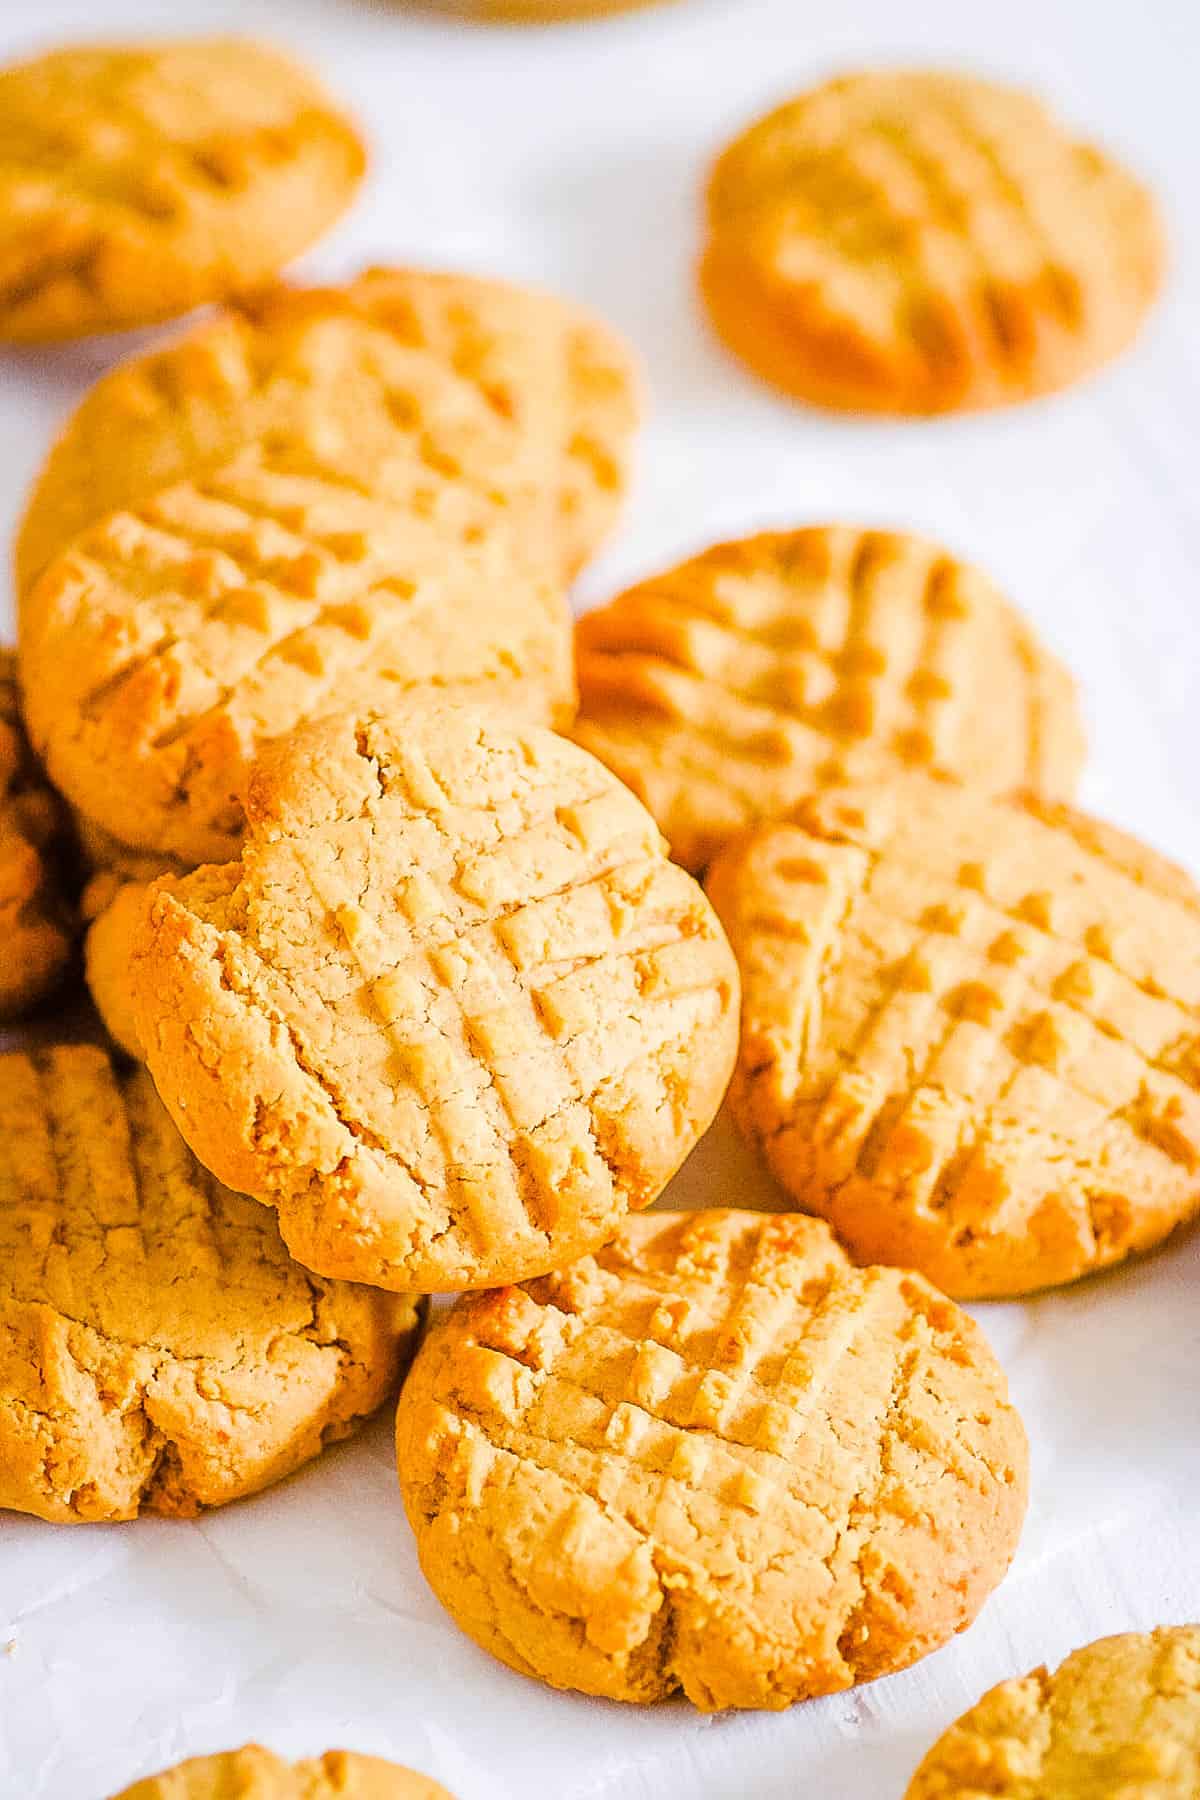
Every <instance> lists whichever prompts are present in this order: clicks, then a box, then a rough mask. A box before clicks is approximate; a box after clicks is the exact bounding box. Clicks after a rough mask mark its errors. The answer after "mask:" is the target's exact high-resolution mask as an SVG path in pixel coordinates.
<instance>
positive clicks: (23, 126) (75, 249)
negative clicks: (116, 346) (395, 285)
mask: <svg viewBox="0 0 1200 1800" xmlns="http://www.w3.org/2000/svg"><path fill="white" fill-rule="evenodd" d="M364 166H365V159H364V154H363V148H362V145H361V143H360V141H359V139H358V137H357V135H356V133H355V131H354V130H353V128H352V126H351V125H350V124H349V122H348V121H347V120H346V119H345V118H344V117H343V116H342V115H341V114H340V113H339V112H337V111H336V110H335V108H334V106H333V103H332V102H331V100H330V98H329V96H328V95H327V94H326V93H325V91H324V89H323V88H322V87H321V86H320V84H319V83H318V82H317V80H316V79H315V77H313V76H312V75H311V74H309V73H308V71H307V70H305V69H303V68H301V67H300V66H299V65H297V64H296V63H294V62H292V61H291V60H290V59H289V58H288V57H286V56H284V55H282V54H281V53H280V52H279V51H278V50H275V49H272V48H270V47H269V46H268V45H265V44H258V43H253V42H251V41H249V40H247V39H239V38H209V39H194V40H187V39H176V40H167V39H164V40H163V41H162V42H161V43H156V44H152V43H146V44H118V45H111V46H106V45H87V46H80V47H78V48H70V49H64V50H56V51H52V52H51V53H50V54H49V55H46V56H39V57H37V58H36V59H34V60H33V61H31V62H24V63H19V64H15V65H12V66H10V67H9V68H6V69H2V70H0V341H5V342H8V343H26V344H29V343H40V342H44V341H48V340H51V339H55V338H70V337H76V336H79V335H81V334H83V333H86V332H94V331H112V330H117V329H121V328H123V327H128V326H133V325H144V324H149V323H151V322H152V321H154V320H157V319H166V318H171V317H172V316H174V315H176V314H178V313H184V312H187V311H188V310H189V309H190V308H191V307H193V306H198V305H200V304H202V303H203V302H205V301H209V300H216V299H220V298H221V297H222V296H223V295H226V294H229V293H231V292H234V291H236V290H237V289H238V288H240V287H244V286H245V285H246V284H247V283H248V282H255V281H262V280H264V279H266V278H267V277H268V276H270V275H273V274H274V273H275V272H276V271H277V270H279V269H280V268H282V266H283V265H284V263H286V262H290V261H291V259H292V258H293V257H294V256H296V255H298V254H299V252H300V251H301V250H304V249H306V248H307V246H308V245H309V244H310V243H312V242H313V240H314V239H315V238H317V237H319V236H320V235H321V233H322V232H323V231H325V230H326V229H327V227H328V226H330V225H331V224H332V223H333V221H334V220H335V219H336V218H337V217H338V215H339V214H340V213H341V212H343V211H344V210H345V208H346V206H347V205H348V204H349V202H350V199H351V197H352V195H353V193H354V190H355V188H356V187H357V186H358V183H359V180H360V179H361V176H362V174H363V169H364Z"/></svg>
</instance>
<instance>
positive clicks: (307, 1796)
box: [113, 1744, 453, 1800]
mask: <svg viewBox="0 0 1200 1800" xmlns="http://www.w3.org/2000/svg"><path fill="white" fill-rule="evenodd" d="M113 1800H453V1796H452V1795H450V1794H449V1793H447V1791H446V1789H445V1788H444V1787H440V1786H439V1785H438V1783H437V1782H436V1781H431V1780H430V1779H429V1777H428V1776H427V1775H417V1774H414V1772H413V1771H412V1770H411V1769H402V1768H401V1767H400V1765H399V1764H398V1763H392V1762H384V1761H383V1760H382V1758H380V1757H378V1756H359V1755H357V1754H356V1753H355V1752H354V1751H353V1750H327V1751H326V1753H325V1755H324V1756H316V1757H312V1758H311V1759H307V1760H305V1761H303V1762H295V1763H287V1762H284V1761H283V1760H282V1758H280V1757H278V1756H275V1755H274V1754H273V1753H272V1752H271V1751H270V1750H264V1749H263V1748H262V1746H261V1745H259V1744H246V1745H244V1746H243V1747H242V1749H240V1750H227V1751H225V1752H224V1753H223V1754H221V1755H217V1756H196V1757H192V1758H191V1759H190V1760H189V1761H187V1762H183V1763H179V1764H178V1765H177V1766H176V1767H175V1768H173V1769H164V1770H163V1772H162V1774H161V1775H148V1776H147V1777H146V1779H145V1780H144V1781H135V1782H134V1784H133V1786H132V1787H130V1788H124V1789H122V1791H121V1792H120V1793H119V1794H114V1796H113Z"/></svg>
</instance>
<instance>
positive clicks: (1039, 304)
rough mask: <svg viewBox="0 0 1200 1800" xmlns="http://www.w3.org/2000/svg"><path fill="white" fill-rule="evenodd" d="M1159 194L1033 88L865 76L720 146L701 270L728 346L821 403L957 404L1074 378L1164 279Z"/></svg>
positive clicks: (822, 91)
mask: <svg viewBox="0 0 1200 1800" xmlns="http://www.w3.org/2000/svg"><path fill="white" fill-rule="evenodd" d="M1165 261H1166V252H1165V246H1164V236H1163V230H1162V225H1161V222H1160V219H1159V215H1158V211H1157V208H1156V206H1155V203H1154V200H1153V198H1152V196H1151V195H1150V194H1149V193H1148V192H1147V191H1146V189H1145V188H1144V187H1142V186H1141V184H1140V183H1139V182H1138V181H1136V180H1135V179H1134V177H1133V176H1132V175H1130V174H1129V173H1128V172H1127V171H1126V170H1125V169H1123V168H1121V167H1120V165H1119V164H1117V163H1115V162H1114V161H1112V159H1111V158H1110V157H1108V156H1106V155H1105V154H1104V153H1103V152H1102V151H1101V150H1098V149H1096V148H1095V146H1094V145H1091V144H1088V143H1083V142H1080V141H1079V140H1077V139H1075V138H1073V137H1072V136H1071V135H1070V134H1069V133H1068V132H1067V131H1066V130H1065V129H1064V128H1063V126H1061V125H1060V124H1059V123H1058V121H1057V120H1056V119H1055V118H1053V117H1052V115H1051V114H1050V113H1049V112H1047V111H1046V109H1045V108H1044V107H1043V106H1042V105H1041V104H1040V103H1039V102H1038V101H1037V100H1035V99H1033V98H1031V97H1030V96H1028V95H1026V94H1023V93H1020V92H1019V91H1017V90H1016V89H1013V88H1007V87H1001V86H997V85H995V84H994V83H991V82H985V81H978V80H972V79H968V78H966V77H962V76H956V75H949V74H940V73H929V72H919V71H902V70H900V71H881V72H876V73H865V74H853V75H847V76H843V77H841V78H840V79H837V80H834V81H829V82H826V83H825V84H823V85H822V86H820V87H818V88H815V89H813V90H811V91H810V92H808V93H806V94H802V95H800V97H799V98H797V99H795V100H792V101H789V102H788V103H787V104H786V105H783V106H781V107H778V108H777V109H776V110H775V111H774V112H772V113H769V114H768V115H767V116H766V117H765V118H762V119H760V120H758V121H757V122H756V123H755V124H753V125H752V126H750V128H749V129H748V130H747V131H746V132H744V133H743V135H742V136H740V137H739V138H738V139H737V140H736V141H735V142H734V143H732V144H731V145H730V146H729V147H728V149H726V150H725V151H724V153H723V154H722V155H721V157H720V158H719V159H718V161H717V163H716V165H715V167H714V169H713V172H712V175H711V178H710V181H709V187H708V243H707V248H706V251H705V254H704V258H703V262H702V265H701V287H702V291H703V294H704V298H705V300H706V302H707V305H708V309H709V313H710V315H711V317H712V320H713V323H714V325H715V327H716V329H717V331H718V332H719V333H720V335H721V336H722V337H723V338H724V340H725V341H726V343H727V344H728V345H729V347H730V348H731V349H732V350H733V351H734V352H735V353H736V354H737V355H738V356H739V357H740V358H741V359H742V360H743V361H744V362H746V363H747V364H748V365H749V366H750V367H751V368H752V369H753V370H755V372H756V373H757V374H759V375H761V376H762V377H763V378H764V379H765V380H766V381H768V382H770V383H771V384H773V385H774V386H776V387H780V388H782V389H784V390H785V391H787V392H788V393H791V394H793V395H795V396H797V397H798V398H800V399H802V400H806V401H810V402H813V403H815V404H817V405H819V406H826V407H835V408H846V409H850V410H853V411H861V412H892V413H936V412H946V411H951V410H956V409H960V408H967V407H980V406H993V405H997V404H1000V403H1003V402H1010V401H1017V400H1026V399H1030V398H1032V397H1033V396H1035V395H1038V394H1043V393H1047V392H1049V391H1051V390H1052V389H1055V388H1061V387H1065V386H1067V385H1068V384H1070V383H1071V382H1074V381H1077V380H1078V379H1080V378H1081V377H1082V376H1084V375H1087V374H1089V373H1091V372H1092V371H1093V370H1095V369H1096V368H1098V367H1099V366H1100V365H1101V364H1102V363H1104V362H1106V361H1108V360H1109V358H1110V357H1113V356H1115V355H1116V354H1117V353H1118V352H1119V351H1121V350H1122V349H1124V348H1125V346H1126V345H1127V344H1128V342H1129V341H1130V339H1131V338H1132V337H1133V336H1134V334H1135V332H1136V331H1137V329H1138V327H1139V325H1140V324H1141V322H1142V320H1143V318H1144V316H1145V314H1146V312H1147V310H1148V308H1149V306H1150V304H1151V302H1152V301H1153V299H1154V298H1155V295H1156V294H1157V292H1158V289H1159V287H1160V285H1161V282H1162V278H1163V270H1164V266H1165Z"/></svg>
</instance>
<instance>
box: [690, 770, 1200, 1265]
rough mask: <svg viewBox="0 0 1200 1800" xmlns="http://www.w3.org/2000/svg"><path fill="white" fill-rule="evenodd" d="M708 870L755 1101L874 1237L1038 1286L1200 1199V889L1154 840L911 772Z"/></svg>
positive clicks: (827, 1194) (906, 1261)
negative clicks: (734, 971) (738, 982)
mask: <svg viewBox="0 0 1200 1800" xmlns="http://www.w3.org/2000/svg"><path fill="white" fill-rule="evenodd" d="M708 888H709V894H710V897H711V898H712V900H713V902H714V904H715V906H716V908H717V911H718V912H719V913H720V915H721V918H722V920H723V921H724V923H725V926H726V929H727V930H728V932H729V936H730V940H731V942H732V944H733V946H734V949H735V951H736V953H737V956H738V961H739V963H740V965H741V971H742V985H743V994H744V1002H743V1011H742V1041H741V1052H740V1057H739V1067H738V1072H737V1074H736V1076H735V1078H734V1084H733V1089H732V1095H731V1097H732V1101H733V1106H734V1111H735V1113H736V1116H737V1118H738V1120H739V1122H740V1123H741V1125H742V1127H743V1129H744V1130H745V1132H746V1133H747V1135H748V1136H749V1137H750V1138H751V1139H752V1140H753V1141H754V1142H755V1143H757V1144H758V1145H759V1146H760V1148H761V1149H762V1151H763V1154H764V1155H765V1157H766V1159H767V1161H768V1163H769V1165H770V1167H771V1169H772V1170H773V1171H774V1173H775V1175H776V1176H777V1178H778V1179H779V1181H780V1182H781V1183H782V1185H783V1186H784V1187H785V1188H786V1189H787V1191H788V1192H789V1193H790V1194H791V1195H792V1196H793V1197H794V1199H795V1200H796V1203H797V1205H799V1206H801V1207H803V1208H804V1209H805V1210H806V1211H812V1212H816V1213H819V1214H821V1215H822V1217H824V1218H827V1219H829V1220H830V1221H831V1223H832V1224H833V1226H834V1229H835V1230H836V1231H837V1233H838V1235H839V1236H840V1237H841V1238H842V1239H843V1241H844V1242H845V1243H846V1244H847V1245H849V1247H850V1249H851V1251H852V1252H853V1253H854V1254H855V1255H856V1256H861V1257H864V1258H869V1259H871V1260H873V1261H880V1262H889V1263H899V1264H902V1265H903V1266H905V1267H907V1268H916V1269H920V1270H921V1271H922V1272H923V1273H924V1274H925V1275H927V1276H928V1277H929V1278H930V1280H931V1281H935V1282H936V1283H937V1285H938V1286H939V1287H941V1288H943V1289H945V1291H946V1292H947V1293H951V1294H956V1295H960V1296H963V1295H970V1296H984V1295H1005V1294H1021V1293H1027V1292H1030V1291H1032V1290H1034V1289H1036V1288H1043V1287H1049V1286H1053V1285H1055V1284H1057V1283H1060V1282H1065V1281H1072V1280H1074V1279H1075V1278H1076V1277H1077V1276H1080V1275H1084V1274H1087V1273H1088V1272H1089V1271H1090V1270H1093V1269H1099V1268H1103V1267H1105V1266H1106V1265H1108V1264H1111V1263H1115V1262H1118V1261H1120V1260H1121V1258H1123V1257H1125V1256H1128V1255H1129V1254H1130V1252H1131V1251H1135V1250H1144V1249H1147V1248H1149V1247H1150V1246H1151V1245H1153V1244H1156V1243H1158V1242H1159V1241H1160V1239H1162V1238H1164V1237H1166V1235H1167V1234H1168V1233H1169V1232H1170V1231H1171V1230H1172V1228H1173V1227H1174V1226H1175V1225H1177V1224H1178V1223H1179V1222H1180V1220H1182V1219H1185V1218H1187V1217H1188V1216H1189V1215H1190V1214H1192V1213H1193V1212H1195V1211H1196V1210H1197V1208H1198V1207H1200V893H1198V892H1197V889H1196V888H1195V887H1194V886H1193V884H1192V882H1191V881H1190V880H1189V879H1188V878H1187V876H1186V875H1184V874H1183V873H1182V871H1181V870H1178V869H1176V868H1174V867H1173V866H1172V865H1171V864H1168V863H1166V862H1165V861H1164V860H1163V859H1162V858H1161V857H1158V856H1156V855H1155V854H1154V853H1153V852H1152V851H1150V850H1148V849H1146V848H1145V847H1144V846H1143V845H1141V844H1139V843H1137V842H1136V841H1135V840H1134V839H1132V838H1129V837H1125V836H1124V835H1123V834H1122V833H1120V832H1118V831H1115V830H1113V829H1112V828H1111V827H1108V826H1104V825H1101V824H1099V823H1098V822H1097V821H1095V820H1093V819H1089V818H1087V817H1085V815H1084V814H1082V813H1077V812H1073V811H1071V810H1070V809H1069V808H1068V807H1065V806H1050V805H1047V804H1044V803H1039V802H1037V801H1034V800H1016V801H1004V800H994V799H986V798H984V797H982V796H980V795H978V794H974V793H971V792H968V791H967V790H965V789H963V788H959V787H955V786H952V785H950V784H947V783H941V782H935V781H931V780H928V779H926V778H922V777H919V776H914V777H909V778H908V779H907V780H905V781H897V782H894V783H892V784H891V786H890V787H887V788H877V789H866V788H860V789H853V788H846V789H830V790H828V791H827V792H825V793H822V794H819V795H817V796H815V797H814V798H813V799H811V800H809V801H807V802H805V803H804V804H803V805H802V806H801V807H799V808H798V809H797V811H796V813H795V816H794V819H793V820H792V821H790V822H786V823H780V824H777V825H770V826H765V827H763V828H761V829H760V830H758V831H756V832H752V833H750V834H748V835H747V836H746V837H744V838H742V839H740V840H738V841H737V842H736V843H734V844H732V845H731V846H730V847H729V848H728V850H727V851H726V852H725V853H724V855H723V856H722V857H720V858H719V859H718V861H717V862H716V863H715V864H714V866H713V868H712V870H711V871H710V874H709V881H708Z"/></svg>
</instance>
